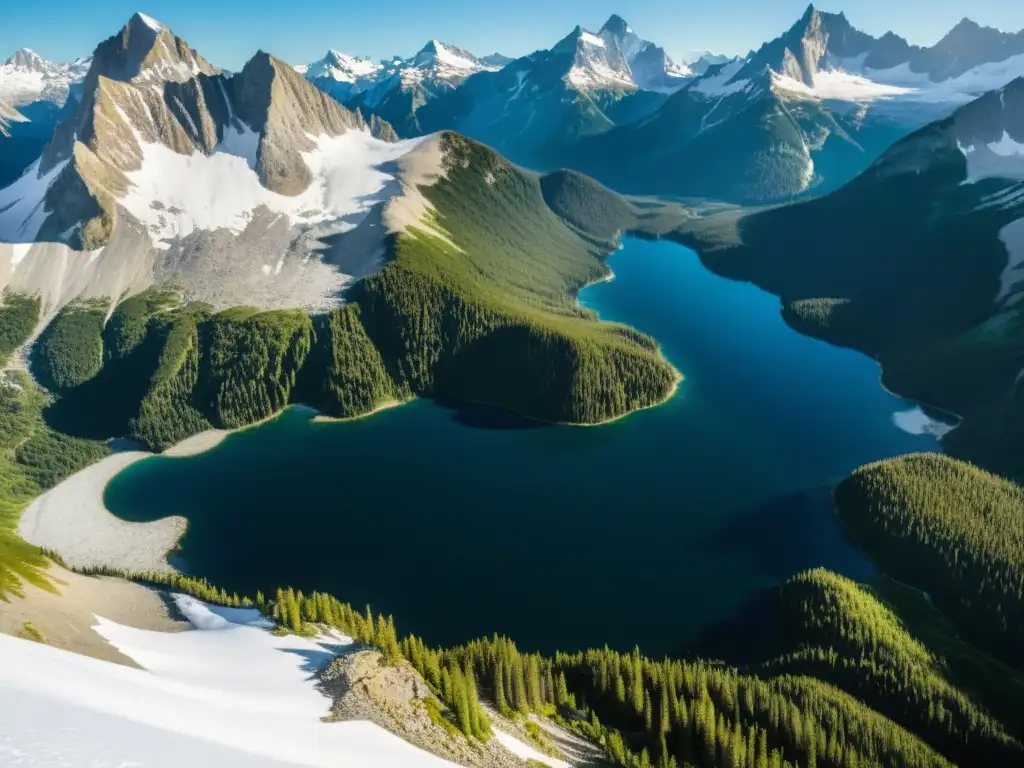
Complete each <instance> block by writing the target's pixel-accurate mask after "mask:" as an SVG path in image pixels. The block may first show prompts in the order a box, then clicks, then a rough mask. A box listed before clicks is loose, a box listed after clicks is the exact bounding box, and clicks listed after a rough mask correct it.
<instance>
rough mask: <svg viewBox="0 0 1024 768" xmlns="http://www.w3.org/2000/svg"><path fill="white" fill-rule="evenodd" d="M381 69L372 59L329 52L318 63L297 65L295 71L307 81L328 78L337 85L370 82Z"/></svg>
mask: <svg viewBox="0 0 1024 768" xmlns="http://www.w3.org/2000/svg"><path fill="white" fill-rule="evenodd" d="M381 69H383V65H382V64H379V63H378V62H376V61H373V60H372V59H364V58H359V57H358V56H350V55H349V54H347V53H342V52H341V51H330V52H328V54H327V55H326V56H325V57H324V58H322V59H321V60H320V61H317V62H314V63H313V64H309V65H299V66H296V67H295V70H296V71H298V72H301V73H302V74H304V75H305V76H306V78H307V79H309V80H315V79H318V78H329V79H331V80H334V81H335V82H338V83H353V84H354V83H357V82H360V81H363V80H372V78H373V76H374V75H375V74H377V73H378V72H380V70H381Z"/></svg>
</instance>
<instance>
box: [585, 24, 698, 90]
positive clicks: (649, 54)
mask: <svg viewBox="0 0 1024 768" xmlns="http://www.w3.org/2000/svg"><path fill="white" fill-rule="evenodd" d="M600 36H601V38H602V39H603V40H605V41H606V43H614V44H615V45H617V46H618V48H619V50H620V51H622V55H623V56H625V58H626V61H627V63H628V64H629V68H630V75H631V78H632V80H633V82H634V83H636V85H637V87H639V88H641V89H643V90H647V91H660V92H664V93H671V92H674V91H676V90H678V89H679V88H681V87H682V86H683V84H684V83H685V82H686V81H687V79H688V78H689V77H691V76H692V75H693V73H692V72H691V71H690V70H689V68H688V67H686V65H681V64H676V63H675V62H673V61H672V59H671V58H669V56H668V54H667V53H665V49H664V48H662V47H660V46H658V45H655V44H654V43H652V42H650V41H648V40H644V39H643V38H641V37H640V36H639V35H638V34H637V33H636V32H634V31H633V28H632V27H631V26H630V25H629V24H628V23H627V22H626V20H625V19H623V18H622V17H621V16H619V15H617V14H613V15H612V16H611V17H610V18H609V19H608V21H606V22H605V24H604V26H603V27H601V32H600Z"/></svg>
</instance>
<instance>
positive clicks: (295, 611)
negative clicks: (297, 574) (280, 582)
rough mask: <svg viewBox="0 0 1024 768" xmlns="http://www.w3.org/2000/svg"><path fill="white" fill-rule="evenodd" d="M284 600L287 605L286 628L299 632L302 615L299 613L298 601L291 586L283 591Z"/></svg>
mask: <svg viewBox="0 0 1024 768" xmlns="http://www.w3.org/2000/svg"><path fill="white" fill-rule="evenodd" d="M285 602H286V604H287V606H288V628H289V629H290V630H291V631H292V632H301V631H302V617H301V615H300V613H299V602H298V600H297V599H296V597H295V592H293V591H292V588H291V587H288V591H287V592H286V593H285Z"/></svg>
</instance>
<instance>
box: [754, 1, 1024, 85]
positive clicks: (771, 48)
mask: <svg viewBox="0 0 1024 768" xmlns="http://www.w3.org/2000/svg"><path fill="white" fill-rule="evenodd" d="M1022 53H1024V32H1018V33H1006V32H1001V31H999V30H997V29H992V28H991V27H982V26H979V25H978V24H976V23H974V22H973V21H970V20H969V19H964V20H963V21H961V22H960V23H959V24H957V26H956V27H954V28H953V29H952V30H951V31H950V32H949V33H948V34H947V35H946V36H945V37H944V38H942V40H940V41H939V42H938V43H936V44H935V45H934V46H932V47H930V48H922V47H918V46H913V45H910V44H909V43H908V42H907V41H906V40H904V39H903V38H902V37H900V36H899V35H896V34H893V33H892V32H886V33H885V34H884V35H883V36H882V37H881V38H875V37H872V36H871V35H868V34H865V33H864V32H861V31H859V30H857V29H855V28H854V27H853V26H852V25H851V24H850V22H849V21H848V20H847V19H846V16H845V15H844V14H842V13H839V14H833V13H824V12H822V11H819V10H818V9H816V8H815V7H814V6H813V5H812V6H809V7H808V8H807V11H806V12H805V13H804V15H803V16H802V17H801V19H800V20H799V21H798V22H797V23H796V24H794V25H793V26H792V27H791V28H790V29H789V30H788V31H787V32H786V33H785V34H783V35H782V36H781V37H778V38H776V39H775V40H772V41H771V42H768V43H765V44H764V45H763V46H761V48H760V49H758V51H757V52H756V53H755V54H753V55H752V56H751V57H750V58H749V59H748V62H747V66H746V67H744V69H743V70H742V71H741V72H740V73H739V75H738V78H746V77H750V76H752V75H753V74H756V73H757V72H759V71H762V70H764V69H765V68H766V67H767V68H769V69H771V70H773V71H774V72H777V73H779V74H783V75H786V76H787V77H790V78H792V79H793V80H796V81H797V82H800V83H803V84H804V85H807V86H809V87H813V86H814V76H815V75H816V74H817V73H818V71H820V70H822V69H825V68H839V69H846V68H848V67H850V66H854V68H856V67H865V68H867V70H888V69H892V68H894V67H898V66H901V65H906V66H907V68H908V69H909V72H911V73H914V74H919V75H924V76H926V77H927V78H928V79H929V80H930V81H932V82H935V83H938V82H943V81H945V80H948V79H950V78H955V77H959V76H960V75H962V74H964V73H965V72H968V71H969V70H971V69H974V68H976V67H979V66H982V65H984V64H988V63H992V62H999V61H1005V60H1006V59H1008V58H1009V57H1011V56H1016V55H1019V54H1022ZM855 62H856V64H855Z"/></svg>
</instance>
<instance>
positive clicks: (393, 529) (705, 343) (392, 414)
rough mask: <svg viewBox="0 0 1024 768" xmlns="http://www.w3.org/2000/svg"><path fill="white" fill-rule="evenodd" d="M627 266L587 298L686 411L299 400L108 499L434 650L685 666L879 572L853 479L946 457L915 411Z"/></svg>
mask: <svg viewBox="0 0 1024 768" xmlns="http://www.w3.org/2000/svg"><path fill="white" fill-rule="evenodd" d="M609 263H610V265H611V267H612V268H613V269H614V271H615V274H616V277H615V279H614V280H613V281H611V282H607V283H602V284H599V285H595V286H592V287H590V288H587V289H586V290H585V291H584V292H583V294H582V296H581V301H582V302H583V303H584V304H585V305H586V306H589V307H591V308H593V309H595V310H597V311H598V312H599V313H600V315H601V317H602V318H605V319H608V320H617V321H621V322H624V323H628V324H630V325H632V326H634V327H637V328H639V329H641V330H643V331H646V332H647V333H649V334H651V335H652V336H653V337H654V338H656V339H657V340H658V341H659V342H660V343H661V344H662V347H663V349H664V352H665V354H666V355H667V356H668V358H669V359H671V360H672V362H673V363H674V364H675V365H676V367H678V368H679V369H680V370H681V371H682V372H683V373H684V375H685V376H686V379H685V381H684V382H683V383H682V384H681V385H680V388H679V392H678V394H677V395H676V396H675V397H674V398H673V399H672V400H670V401H669V402H668V403H666V404H665V405H662V406H660V407H657V408H653V409H650V410H647V411H643V412H641V413H637V414H634V415H632V416H630V417H628V418H626V419H623V420H621V421H618V422H616V423H613V424H610V425H606V426H602V427H590V428H584V427H552V426H541V425H537V424H533V423H525V422H523V421H521V420H519V419H517V418H514V417H511V416H507V415H504V414H500V413H495V412H493V411H489V410H486V409H479V408H471V409H463V408H457V407H451V406H446V405H441V404H437V403H434V402H432V401H426V400H421V401H416V402H414V403H411V404H409V405H406V406H403V407H401V408H396V409H392V410H389V411H385V412H383V413H380V414H377V415H375V416H373V417H371V418H367V419H363V420H359V421H353V422H346V423H325V422H315V421H313V420H312V419H311V415H310V414H309V413H307V412H303V411H301V410H299V409H293V410H290V411H287V412H286V413H284V414H283V415H282V416H280V417H279V418H277V419H275V420H274V421H272V422H269V423H267V424H265V425H262V426H260V427H258V428H254V429H251V430H248V431H245V432H241V433H238V434H236V435H233V436H231V437H230V438H228V439H227V440H226V441H225V442H224V443H222V444H221V445H220V446H219V447H217V448H216V449H214V450H212V451H209V452H207V453H205V454H202V455H199V456H194V457H190V458H175V459H171V458H153V459H149V460H146V461H143V462H140V463H138V464H136V465H133V466H132V467H130V468H129V469H127V470H126V471H125V472H123V473H122V474H120V475H119V476H118V477H116V478H115V479H114V481H113V482H112V483H111V484H110V486H108V488H107V491H106V503H107V506H108V508H109V509H110V510H112V511H113V512H114V513H115V514H118V515H120V516H122V517H124V518H126V519H131V520H151V519H155V518H159V517H163V516H165V515H171V514H179V515H185V516H187V517H188V518H189V529H188V533H187V534H186V536H185V538H184V540H183V543H182V552H181V557H182V558H183V561H184V562H185V563H186V564H187V567H188V568H189V570H191V571H192V572H194V573H196V574H198V575H202V576H206V577H207V578H209V579H210V580H211V581H213V582H215V583H217V584H220V585H223V586H225V587H227V588H228V589H229V590H238V591H244V592H247V593H253V592H254V591H255V590H256V589H257V588H261V589H264V590H267V589H270V588H273V587H276V586H278V585H287V584H291V585H293V586H295V587H298V588H302V589H304V590H312V589H319V590H325V591H329V592H331V593H333V594H335V595H336V596H338V597H339V598H341V599H343V600H348V601H351V602H352V603H354V604H356V605H363V604H365V603H370V604H372V605H373V606H374V608H375V609H378V610H383V611H387V612H390V613H393V614H394V615H395V617H396V619H397V621H398V623H399V628H400V630H404V631H412V632H416V633H417V634H420V635H423V636H425V637H426V639H427V640H428V641H430V642H433V643H454V642H461V641H464V640H467V639H470V638H472V637H475V636H479V635H483V634H488V635H489V634H491V633H494V632H499V633H504V634H508V635H510V636H512V637H514V638H515V639H516V640H517V641H518V642H519V643H520V645H521V646H522V647H525V648H531V649H532V648H541V649H544V650H552V649H553V648H554V647H558V648H562V649H566V650H576V649H579V648H583V647H588V646H601V645H604V644H605V643H607V644H609V645H611V646H617V647H621V648H626V649H628V648H632V647H633V646H634V645H636V644H639V645H640V647H641V648H643V649H644V650H646V651H647V652H649V653H651V654H655V655H657V654H661V653H666V652H679V651H682V650H685V649H687V648H690V647H691V646H692V644H693V643H694V642H695V641H696V640H697V638H698V637H699V636H700V635H701V634H702V633H703V632H704V631H705V630H706V629H707V628H709V627H711V626H712V625H714V624H715V623H716V622H719V621H722V620H724V619H727V618H729V617H730V616H731V615H734V614H735V612H736V611H737V609H738V608H739V607H740V606H741V605H743V604H744V602H745V601H746V600H748V599H749V598H750V597H751V596H752V595H754V594H756V593H757V592H758V591H759V590H763V589H765V588H767V587H771V586H772V585H774V584H777V583H778V582H779V581H780V580H782V579H784V578H785V577H786V576H788V575H790V574H792V573H794V572H796V571H798V570H801V569H804V568H808V567H812V566H817V565H822V566H827V567H829V568H832V569H834V570H837V571H840V572H843V573H846V574H848V575H850V576H853V577H855V578H866V577H867V576H869V575H870V573H871V566H870V564H869V563H868V562H866V561H865V560H864V559H863V558H862V557H861V556H860V555H859V553H857V552H856V551H855V550H853V549H852V548H851V547H850V546H849V544H848V543H847V542H846V541H845V540H844V538H843V535H842V533H841V531H840V529H839V527H838V524H837V523H836V521H835V519H834V516H833V515H832V513H831V509H830V506H829V488H830V486H831V485H832V484H834V483H835V482H837V481H838V480H839V479H841V478H842V477H843V476H844V475H845V474H847V473H848V472H849V471H850V470H852V469H854V468H855V467H857V466H858V465H860V464H863V463H865V462H868V461H872V460H875V459H879V458H883V457H887V456H893V455H896V454H900V453H906V452H912V451H920V450H929V449H935V448H936V447H937V443H936V441H935V440H934V438H932V437H930V436H927V435H914V434H909V433H908V432H905V431H903V430H901V429H899V428H897V427H896V425H895V424H894V421H893V417H894V415H895V414H898V413H901V412H907V411H910V410H912V409H913V406H912V405H911V404H908V403H906V402H904V401H902V400H899V399H898V398H895V397H893V396H892V395H890V394H888V393H886V392H885V391H884V390H883V389H882V387H881V386H880V384H879V371H878V367H877V365H876V364H875V363H874V362H873V361H872V360H870V359H868V358H866V357H864V356H862V355H860V354H858V353H856V352H852V351H849V350H845V349H839V348H835V347H831V346H829V345H827V344H825V343H823V342H820V341H816V340H813V339H810V338H807V337H804V336H801V335H799V334H797V333H796V332H795V331H793V330H791V329H790V328H788V327H787V326H786V325H785V324H784V323H783V322H782V319H781V316H780V313H779V304H778V300H777V299H775V298H774V297H772V296H770V295H768V294H765V293H763V292H761V291H760V290H759V289H757V288H755V287H753V286H751V285H747V284H742V283H736V282H731V281H728V280H725V279H722V278H719V277H717V276H715V275H713V274H711V273H710V272H708V271H707V270H706V269H705V268H704V267H703V266H702V265H701V263H700V261H699V260H698V259H697V257H696V255H695V254H693V253H692V252H691V251H689V250H686V249H684V248H682V247H680V246H678V245H675V244H671V243H668V242H646V241H640V240H633V239H629V240H627V241H626V242H625V244H624V247H623V249H622V250H621V251H619V252H618V253H617V254H615V255H614V256H612V257H611V260H610V262H609Z"/></svg>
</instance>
